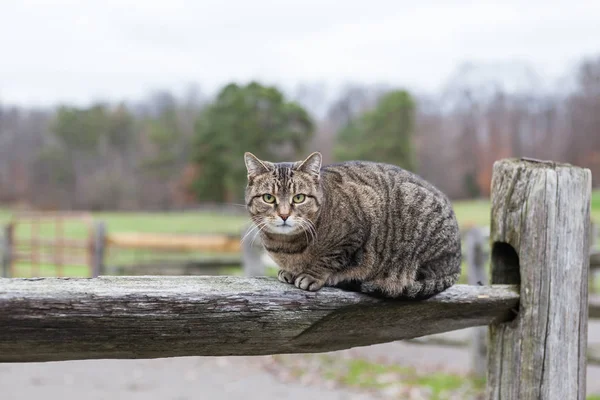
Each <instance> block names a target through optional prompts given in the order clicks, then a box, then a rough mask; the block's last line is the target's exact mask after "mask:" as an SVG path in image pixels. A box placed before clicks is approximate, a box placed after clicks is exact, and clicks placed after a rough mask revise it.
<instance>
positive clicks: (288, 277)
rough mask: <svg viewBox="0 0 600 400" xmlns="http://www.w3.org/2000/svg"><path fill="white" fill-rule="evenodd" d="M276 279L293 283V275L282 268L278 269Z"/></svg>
mask: <svg viewBox="0 0 600 400" xmlns="http://www.w3.org/2000/svg"><path fill="white" fill-rule="evenodd" d="M277 279H279V280H280V281H281V282H283V283H292V284H293V283H294V275H292V274H290V273H289V272H287V271H284V270H282V269H280V270H279V272H278V273H277Z"/></svg>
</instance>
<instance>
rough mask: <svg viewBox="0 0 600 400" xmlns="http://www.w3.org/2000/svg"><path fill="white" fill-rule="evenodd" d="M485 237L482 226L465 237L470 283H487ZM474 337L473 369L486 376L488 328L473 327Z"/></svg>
mask: <svg viewBox="0 0 600 400" xmlns="http://www.w3.org/2000/svg"><path fill="white" fill-rule="evenodd" d="M484 245H485V237H484V234H483V230H482V229H481V228H480V227H475V228H472V229H469V231H468V232H467V234H466V237H465V246H466V248H467V254H466V255H467V257H466V258H467V278H468V281H469V285H485V284H487V280H488V279H487V274H486V271H485V261H486V259H487V255H486V253H485V248H484ZM472 330H473V337H472V340H471V343H470V348H471V371H472V373H473V374H474V375H476V376H481V377H484V376H485V371H486V364H487V344H486V341H487V328H486V327H477V328H472Z"/></svg>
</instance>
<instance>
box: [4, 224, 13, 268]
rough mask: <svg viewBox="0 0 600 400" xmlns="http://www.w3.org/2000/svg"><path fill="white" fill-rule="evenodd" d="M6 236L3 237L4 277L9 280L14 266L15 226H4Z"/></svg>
mask: <svg viewBox="0 0 600 400" xmlns="http://www.w3.org/2000/svg"><path fill="white" fill-rule="evenodd" d="M3 233H4V235H3V236H2V276H3V277H4V278H8V277H9V276H10V275H11V272H12V271H11V269H12V268H11V266H12V242H13V226H12V225H11V224H7V225H5V226H4V232H3Z"/></svg>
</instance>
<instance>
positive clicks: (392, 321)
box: [0, 277, 519, 362]
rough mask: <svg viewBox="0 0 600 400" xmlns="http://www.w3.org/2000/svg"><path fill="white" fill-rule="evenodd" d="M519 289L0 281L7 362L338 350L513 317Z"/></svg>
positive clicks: (207, 280) (2, 352) (0, 353)
mask: <svg viewBox="0 0 600 400" xmlns="http://www.w3.org/2000/svg"><path fill="white" fill-rule="evenodd" d="M517 291H518V290H517V288H516V287H515V286H507V285H498V286H493V287H490V286H467V285H456V286H454V287H452V288H450V289H448V290H446V291H445V292H443V293H441V294H439V295H437V296H435V297H433V298H431V299H428V300H425V301H420V302H400V301H392V300H379V299H375V298H371V297H368V296H366V295H364V294H359V293H352V292H345V291H342V290H339V289H333V288H325V289H322V290H320V291H318V292H316V293H312V292H306V291H302V290H300V289H297V288H295V287H294V286H292V285H287V284H283V283H280V282H278V281H277V280H276V279H274V278H241V277H100V278H95V279H64V278H63V279H60V278H37V279H0V326H1V327H2V329H0V362H27V361H52V360H77V359H97V358H157V357H174V356H201V355H204V356H221V355H259V354H277V353H305V352H311V353H314V352H324V351H332V350H339V349H345V348H350V347H354V346H365V345H370V344H375V343H382V342H389V341H393V340H400V339H409V338H414V337H418V336H424V335H429V334H433V333H439V332H445V331H450V330H454V329H461V328H466V327H470V326H480V325H488V324H490V323H492V322H494V321H496V322H499V321H506V320H508V319H509V318H510V315H511V314H512V312H511V309H514V307H515V306H516V305H517V304H518V298H519V296H518V293H517Z"/></svg>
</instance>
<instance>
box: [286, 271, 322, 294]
mask: <svg viewBox="0 0 600 400" xmlns="http://www.w3.org/2000/svg"><path fill="white" fill-rule="evenodd" d="M324 284H325V281H323V280H319V279H316V278H314V277H312V276H310V275H308V274H300V275H298V276H297V277H296V279H295V280H294V285H296V287H298V288H300V289H302V290H309V291H311V292H316V291H317V290H319V289H321V288H322V287H323V285H324Z"/></svg>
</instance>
